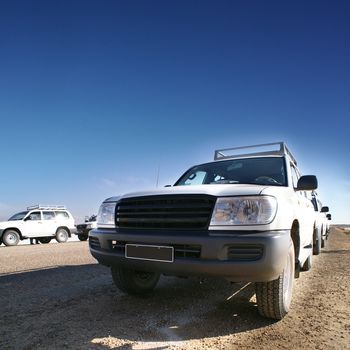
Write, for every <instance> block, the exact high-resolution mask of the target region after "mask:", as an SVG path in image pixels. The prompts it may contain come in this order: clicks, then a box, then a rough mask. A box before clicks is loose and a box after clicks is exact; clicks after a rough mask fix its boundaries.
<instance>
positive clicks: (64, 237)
mask: <svg viewBox="0 0 350 350" xmlns="http://www.w3.org/2000/svg"><path fill="white" fill-rule="evenodd" d="M56 241H57V242H58V243H65V242H67V241H68V232H67V230H66V229H64V228H59V229H58V230H57V232H56Z"/></svg>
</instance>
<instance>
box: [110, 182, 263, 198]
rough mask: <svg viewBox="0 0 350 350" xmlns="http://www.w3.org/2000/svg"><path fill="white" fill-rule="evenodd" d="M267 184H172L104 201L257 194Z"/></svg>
mask: <svg viewBox="0 0 350 350" xmlns="http://www.w3.org/2000/svg"><path fill="white" fill-rule="evenodd" d="M266 187H267V186H264V185H245V184H232V185H228V184H224V185H219V184H218V185H198V186H173V187H165V188H156V189H154V190H148V191H142V192H132V193H127V194H125V195H123V196H118V197H111V198H108V199H106V202H116V201H118V200H119V199H122V198H132V197H146V196H165V195H176V194H205V195H211V196H215V197H225V196H254V195H259V194H261V192H262V191H263V190H264V189H265V188H266Z"/></svg>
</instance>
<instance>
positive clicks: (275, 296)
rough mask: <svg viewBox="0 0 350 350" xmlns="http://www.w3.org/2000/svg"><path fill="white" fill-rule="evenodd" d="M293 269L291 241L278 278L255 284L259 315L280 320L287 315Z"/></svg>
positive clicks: (292, 246)
mask: <svg viewBox="0 0 350 350" xmlns="http://www.w3.org/2000/svg"><path fill="white" fill-rule="evenodd" d="M294 269H295V257H294V245H293V241H292V240H291V241H290V246H289V250H288V255H287V256H286V262H285V266H284V269H283V272H282V273H281V274H280V276H279V277H278V278H277V279H275V280H273V281H269V282H258V283H255V292H256V301H257V304H258V310H259V313H260V315H262V316H264V317H267V318H273V319H276V320H281V319H282V318H283V317H284V316H285V315H286V314H287V313H288V311H289V307H290V303H291V300H292V290H293V280H294Z"/></svg>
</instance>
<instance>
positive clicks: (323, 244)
mask: <svg viewBox="0 0 350 350" xmlns="http://www.w3.org/2000/svg"><path fill="white" fill-rule="evenodd" d="M325 246H326V239H325V238H322V239H321V248H324V247H325Z"/></svg>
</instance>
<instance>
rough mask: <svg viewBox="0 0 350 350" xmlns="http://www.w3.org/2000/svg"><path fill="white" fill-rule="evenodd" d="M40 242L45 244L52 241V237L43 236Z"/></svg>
mask: <svg viewBox="0 0 350 350" xmlns="http://www.w3.org/2000/svg"><path fill="white" fill-rule="evenodd" d="M39 242H40V243H43V244H47V243H50V242H51V237H42V238H39Z"/></svg>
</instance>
